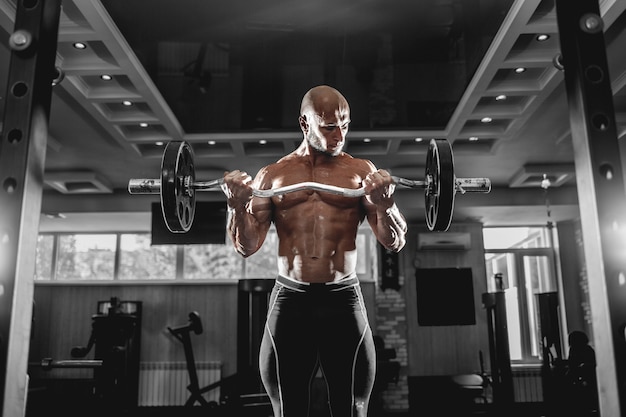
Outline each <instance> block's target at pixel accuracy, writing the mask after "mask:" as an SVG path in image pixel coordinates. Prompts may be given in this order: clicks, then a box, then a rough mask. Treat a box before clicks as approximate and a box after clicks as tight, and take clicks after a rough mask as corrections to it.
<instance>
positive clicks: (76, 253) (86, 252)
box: [55, 234, 117, 280]
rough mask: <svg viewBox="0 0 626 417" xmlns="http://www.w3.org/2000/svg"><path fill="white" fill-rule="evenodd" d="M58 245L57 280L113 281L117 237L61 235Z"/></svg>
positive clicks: (107, 235) (109, 235)
mask: <svg viewBox="0 0 626 417" xmlns="http://www.w3.org/2000/svg"><path fill="white" fill-rule="evenodd" d="M58 245H59V246H58V253H57V262H56V266H57V269H56V273H55V277H56V279H59V280H66V279H78V280H87V279H89V280H107V279H113V274H114V270H115V268H114V267H115V262H114V261H115V252H116V246H117V237H116V235H114V234H106V235H105V234H94V235H88V234H80V235H61V236H59V240H58Z"/></svg>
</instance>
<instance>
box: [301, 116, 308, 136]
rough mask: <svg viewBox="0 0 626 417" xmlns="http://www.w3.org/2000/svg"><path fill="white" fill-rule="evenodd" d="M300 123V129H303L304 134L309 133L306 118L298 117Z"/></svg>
mask: <svg viewBox="0 0 626 417" xmlns="http://www.w3.org/2000/svg"><path fill="white" fill-rule="evenodd" d="M298 123H299V124H300V129H302V132H303V133H307V132H308V131H309V123H308V122H307V121H306V116H304V115H302V116H300V117H298Z"/></svg>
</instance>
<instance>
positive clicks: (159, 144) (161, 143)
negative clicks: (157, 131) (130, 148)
mask: <svg viewBox="0 0 626 417" xmlns="http://www.w3.org/2000/svg"><path fill="white" fill-rule="evenodd" d="M154 144H155V145H156V146H163V142H161V141H158V142H154Z"/></svg>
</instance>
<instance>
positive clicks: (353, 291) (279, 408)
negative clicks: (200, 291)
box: [259, 276, 376, 417]
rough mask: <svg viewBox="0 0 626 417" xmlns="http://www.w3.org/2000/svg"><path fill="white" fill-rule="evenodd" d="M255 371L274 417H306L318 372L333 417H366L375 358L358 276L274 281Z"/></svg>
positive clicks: (281, 277) (372, 382)
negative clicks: (313, 281) (315, 281)
mask: <svg viewBox="0 0 626 417" xmlns="http://www.w3.org/2000/svg"><path fill="white" fill-rule="evenodd" d="M268 310H269V311H268V315H267V322H266V324H265V331H264V334H263V340H262V342H261V349H260V353H259V366H260V371H261V379H262V380H263V384H264V386H265V389H266V391H267V393H268V395H269V397H270V399H271V402H272V407H273V410H274V417H306V416H308V415H309V411H310V409H311V397H310V393H311V384H312V382H313V378H314V377H315V375H316V374H317V371H318V369H321V371H322V375H323V376H324V379H325V380H326V385H327V388H328V400H329V408H330V411H331V416H332V417H366V416H367V407H368V402H369V397H370V394H371V392H372V386H373V384H374V377H375V373H376V353H375V349H374V342H373V339H372V331H371V329H370V327H369V322H368V320H367V311H366V310H365V304H364V302H363V294H362V292H361V287H360V285H359V281H358V278H357V277H356V276H352V277H348V278H345V279H342V280H341V281H337V282H332V283H325V284H310V283H304V282H298V281H294V280H292V279H289V278H285V277H283V276H279V277H278V278H277V279H276V284H275V286H274V288H273V290H272V293H271V296H270V302H269V309H268Z"/></svg>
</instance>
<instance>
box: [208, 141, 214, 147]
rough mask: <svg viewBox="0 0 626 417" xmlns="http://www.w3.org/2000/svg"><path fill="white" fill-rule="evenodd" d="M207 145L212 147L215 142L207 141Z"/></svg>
mask: <svg viewBox="0 0 626 417" xmlns="http://www.w3.org/2000/svg"><path fill="white" fill-rule="evenodd" d="M207 143H208V144H209V145H211V146H213V145H215V143H216V142H215V141H214V140H210V141H208V142H207Z"/></svg>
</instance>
